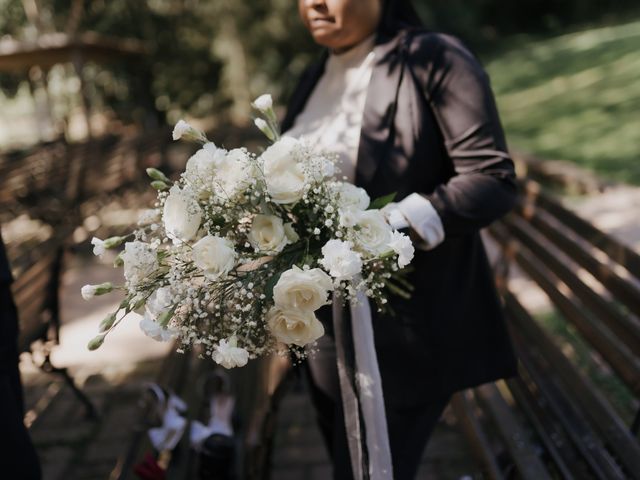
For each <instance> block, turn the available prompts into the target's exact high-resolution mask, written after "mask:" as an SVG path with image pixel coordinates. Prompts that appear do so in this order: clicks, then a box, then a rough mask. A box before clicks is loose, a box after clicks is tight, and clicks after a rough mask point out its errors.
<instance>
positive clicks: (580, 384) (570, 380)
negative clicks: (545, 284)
mask: <svg viewBox="0 0 640 480" xmlns="http://www.w3.org/2000/svg"><path fill="white" fill-rule="evenodd" d="M504 298H505V302H506V307H507V312H508V314H509V319H510V320H511V322H513V324H514V326H515V327H516V331H515V332H514V333H517V332H518V331H520V332H522V333H521V337H522V338H523V339H526V341H525V343H524V346H525V347H527V348H531V349H533V348H535V349H536V351H539V352H540V356H541V357H542V358H544V359H545V361H546V362H548V363H549V365H551V366H552V368H550V369H549V370H548V371H547V372H545V375H546V376H547V377H551V376H552V377H554V378H556V377H557V378H559V379H561V381H562V383H563V389H562V391H563V392H564V395H566V396H570V398H572V400H573V402H574V403H575V404H576V405H579V406H580V407H581V408H582V410H583V411H584V412H585V414H586V415H588V417H589V419H590V421H591V422H592V424H593V425H594V426H595V427H596V428H597V430H598V432H599V433H600V435H602V436H603V438H605V439H606V440H607V442H608V443H609V444H611V446H612V447H613V448H614V449H615V451H616V453H617V454H618V455H619V456H620V461H621V462H622V463H623V465H625V466H626V467H627V469H628V470H629V471H630V472H640V445H638V442H637V441H636V439H635V438H633V436H632V435H631V433H630V432H629V429H628V428H627V426H626V425H625V424H624V422H623V421H622V419H621V418H620V417H619V416H618V414H617V413H616V412H615V411H614V409H613V408H612V407H611V405H610V404H609V403H608V402H607V401H606V400H605V398H604V396H603V395H602V394H601V393H600V391H599V390H597V389H596V387H595V386H594V385H593V384H592V382H591V381H590V380H589V379H587V378H586V377H585V376H584V375H583V374H582V373H581V372H580V371H579V370H577V369H576V368H575V367H574V366H573V365H572V364H571V362H570V361H569V360H568V359H567V358H566V357H565V355H564V354H563V353H562V351H561V350H560V348H559V347H558V346H557V345H556V344H555V342H554V341H553V340H552V339H551V338H550V337H549V335H548V334H546V333H545V332H544V330H543V329H542V327H540V326H539V325H538V324H537V323H536V321H535V320H534V319H533V318H532V317H531V316H530V315H529V314H528V313H527V311H526V310H525V309H524V308H523V307H522V305H520V303H519V302H518V300H517V299H516V298H515V297H514V296H513V294H511V293H509V292H506V293H505V295H504ZM514 338H517V335H514ZM519 354H520V356H521V358H526V353H525V349H520V351H519ZM547 381H548V380H547ZM544 382H545V378H544V377H540V378H537V379H536V383H544Z"/></svg>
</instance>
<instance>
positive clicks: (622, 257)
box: [521, 179, 640, 275]
mask: <svg viewBox="0 0 640 480" xmlns="http://www.w3.org/2000/svg"><path fill="white" fill-rule="evenodd" d="M521 185H522V188H523V191H524V195H525V197H526V200H525V202H526V203H527V204H530V203H535V204H536V205H538V206H540V207H542V208H544V209H545V210H547V211H548V212H549V213H550V214H552V215H553V216H554V217H556V218H558V219H560V221H561V222H562V223H563V224H564V225H565V226H566V227H568V228H570V229H572V230H573V231H574V232H575V233H576V234H578V235H579V236H580V237H582V238H584V239H585V240H587V241H588V242H590V243H591V244H592V245H593V246H595V247H598V248H599V249H600V250H602V251H603V252H605V253H606V254H607V255H608V256H609V257H611V259H612V260H613V261H615V262H616V263H618V264H620V265H622V266H623V267H625V268H626V269H627V270H629V271H630V272H635V274H636V275H638V274H640V273H639V272H640V255H638V254H637V253H636V252H635V251H633V250H632V249H631V248H629V247H627V246H626V245H624V244H623V243H621V242H620V241H618V240H617V239H616V238H614V237H612V236H610V235H607V234H606V233H604V232H602V231H601V230H599V229H598V228H596V227H594V226H593V225H592V224H591V223H589V222H588V221H587V220H585V219H583V218H581V217H579V216H578V215H576V214H575V213H573V212H572V211H571V210H569V209H567V208H565V207H564V206H562V204H561V203H560V202H559V201H558V200H555V199H554V198H553V197H552V196H551V195H549V194H548V193H546V192H545V191H544V189H543V188H542V186H541V185H540V184H539V183H538V182H536V181H533V180H529V179H526V180H522V181H521Z"/></svg>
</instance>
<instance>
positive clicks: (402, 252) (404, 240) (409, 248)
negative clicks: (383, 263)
mask: <svg viewBox="0 0 640 480" xmlns="http://www.w3.org/2000/svg"><path fill="white" fill-rule="evenodd" d="M389 247H391V249H392V250H393V251H394V252H396V253H397V254H398V266H399V267H400V268H404V267H406V266H407V265H409V263H411V260H413V255H414V253H415V248H414V247H413V243H412V242H411V239H410V238H409V237H408V236H407V235H405V234H404V233H401V232H398V231H397V230H394V231H393V233H392V235H391V241H390V242H389Z"/></svg>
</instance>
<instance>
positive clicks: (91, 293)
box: [80, 285, 96, 300]
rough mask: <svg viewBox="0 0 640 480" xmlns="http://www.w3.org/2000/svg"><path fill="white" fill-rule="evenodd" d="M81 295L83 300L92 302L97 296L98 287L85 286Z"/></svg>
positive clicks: (81, 290)
mask: <svg viewBox="0 0 640 480" xmlns="http://www.w3.org/2000/svg"><path fill="white" fill-rule="evenodd" d="M80 294H81V295H82V298H84V299H85V300H91V299H92V298H93V297H95V296H96V286H95V285H85V286H84V287H82V288H81V289H80Z"/></svg>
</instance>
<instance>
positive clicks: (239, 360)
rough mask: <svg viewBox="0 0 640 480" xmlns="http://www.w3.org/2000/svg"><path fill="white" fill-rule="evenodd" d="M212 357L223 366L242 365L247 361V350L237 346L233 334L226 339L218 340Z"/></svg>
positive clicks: (233, 366)
mask: <svg viewBox="0 0 640 480" xmlns="http://www.w3.org/2000/svg"><path fill="white" fill-rule="evenodd" d="M212 357H213V361H214V362H216V363H217V364H218V365H222V366H223V367H224V368H235V367H244V366H245V365H246V364H247V362H248V361H249V352H248V351H247V350H245V349H244V348H239V347H238V346H237V340H236V338H235V336H233V337H231V338H229V339H228V340H224V339H223V340H220V343H219V344H218V345H217V346H216V347H215V349H214V351H213V354H212Z"/></svg>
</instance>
